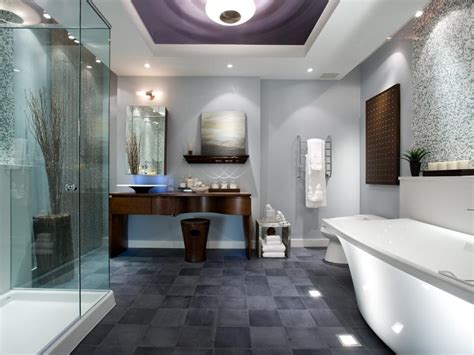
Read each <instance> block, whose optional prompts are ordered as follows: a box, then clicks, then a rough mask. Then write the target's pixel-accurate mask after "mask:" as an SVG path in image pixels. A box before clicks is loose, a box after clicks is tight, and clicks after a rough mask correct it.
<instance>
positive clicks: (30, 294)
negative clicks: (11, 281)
mask: <svg viewBox="0 0 474 355" xmlns="http://www.w3.org/2000/svg"><path fill="white" fill-rule="evenodd" d="M106 293H107V291H86V292H84V291H83V292H81V313H82V314H85V313H86V312H87V311H88V310H90V309H91V308H92V307H93V306H94V305H95V304H96V303H97V302H98V301H99V300H100V299H101V298H102V297H103V296H105V295H106ZM79 313H80V312H79V292H78V291H77V290H75V291H72V290H64V291H63V290H48V289H41V290H22V289H20V290H12V291H9V292H7V293H5V294H3V295H1V296H0V354H2V355H7V354H25V355H26V354H37V353H39V352H40V351H42V350H43V349H45V348H46V347H48V346H49V345H50V344H51V342H52V341H53V340H55V339H56V338H57V337H58V335H60V334H62V333H63V332H64V330H65V329H66V328H67V327H68V326H70V325H71V324H73V323H74V322H75V321H76V320H77V319H78V318H79Z"/></svg>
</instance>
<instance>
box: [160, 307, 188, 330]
mask: <svg viewBox="0 0 474 355" xmlns="http://www.w3.org/2000/svg"><path fill="white" fill-rule="evenodd" d="M187 314H188V310H187V309H176V308H173V309H167V308H160V309H158V310H157V311H156V313H155V316H154V317H153V319H152V321H151V325H152V326H153V327H179V326H181V325H183V324H184V320H185V319H186V315H187Z"/></svg>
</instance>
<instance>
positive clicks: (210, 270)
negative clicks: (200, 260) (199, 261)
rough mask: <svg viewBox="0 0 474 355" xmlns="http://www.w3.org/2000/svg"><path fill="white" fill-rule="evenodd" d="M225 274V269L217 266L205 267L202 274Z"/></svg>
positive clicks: (209, 275)
mask: <svg viewBox="0 0 474 355" xmlns="http://www.w3.org/2000/svg"><path fill="white" fill-rule="evenodd" d="M222 275H223V269H217V268H205V269H202V272H201V276H208V277H221V276H222Z"/></svg>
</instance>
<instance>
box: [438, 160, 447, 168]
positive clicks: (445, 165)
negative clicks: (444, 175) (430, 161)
mask: <svg viewBox="0 0 474 355" xmlns="http://www.w3.org/2000/svg"><path fill="white" fill-rule="evenodd" d="M437 164H438V170H447V169H448V163H447V162H445V161H440V162H438V163H437Z"/></svg>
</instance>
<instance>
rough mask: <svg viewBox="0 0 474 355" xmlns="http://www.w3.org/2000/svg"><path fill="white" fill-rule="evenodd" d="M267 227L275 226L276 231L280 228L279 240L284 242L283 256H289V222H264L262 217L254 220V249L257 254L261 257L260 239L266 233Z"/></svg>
mask: <svg viewBox="0 0 474 355" xmlns="http://www.w3.org/2000/svg"><path fill="white" fill-rule="evenodd" d="M268 228H275V229H276V230H277V231H278V230H280V235H281V240H282V242H283V244H285V247H286V250H285V257H287V258H289V257H290V252H291V224H289V223H287V222H286V223H279V222H266V221H264V220H262V219H257V220H256V221H255V233H256V241H255V242H256V243H257V245H256V249H257V256H258V257H259V258H261V257H262V245H261V242H260V239H264V238H265V236H266V235H267V234H266V232H267V229H268Z"/></svg>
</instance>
